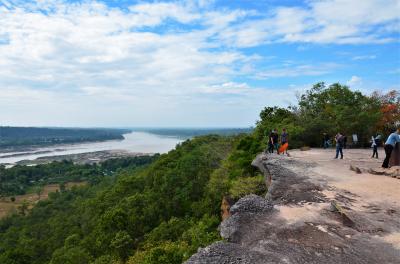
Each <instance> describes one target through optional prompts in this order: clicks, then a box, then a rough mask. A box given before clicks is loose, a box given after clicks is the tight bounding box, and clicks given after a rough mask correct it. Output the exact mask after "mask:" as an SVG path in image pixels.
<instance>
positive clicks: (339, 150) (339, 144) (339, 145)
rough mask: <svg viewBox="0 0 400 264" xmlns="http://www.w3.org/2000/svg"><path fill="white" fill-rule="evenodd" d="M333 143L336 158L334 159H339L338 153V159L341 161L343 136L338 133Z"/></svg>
mask: <svg viewBox="0 0 400 264" xmlns="http://www.w3.org/2000/svg"><path fill="white" fill-rule="evenodd" d="M335 141H336V156H335V159H337V158H338V157H339V153H340V159H343V145H344V138H343V135H342V134H340V133H337V134H336V136H335Z"/></svg>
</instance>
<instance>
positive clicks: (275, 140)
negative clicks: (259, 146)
mask: <svg viewBox="0 0 400 264" xmlns="http://www.w3.org/2000/svg"><path fill="white" fill-rule="evenodd" d="M272 144H273V145H274V149H276V153H278V154H279V135H278V130H277V129H276V128H275V129H274V131H273V132H272Z"/></svg>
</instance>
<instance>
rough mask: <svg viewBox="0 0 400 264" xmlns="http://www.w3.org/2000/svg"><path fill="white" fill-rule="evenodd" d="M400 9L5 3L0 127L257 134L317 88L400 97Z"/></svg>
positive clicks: (336, 3) (333, 4)
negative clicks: (269, 109)
mask: <svg viewBox="0 0 400 264" xmlns="http://www.w3.org/2000/svg"><path fill="white" fill-rule="evenodd" d="M399 14H400V1H399V0H362V1H354V0H306V1H303V2H302V1H298V0H297V1H287V0H257V1H255V0H219V1H218V0H216V1H212V0H198V1H195V0H187V1H134V0H129V1H128V0H125V1H117V0H115V1H114V0H108V1H101V0H97V1H90V0H89V1H63V0H42V1H19V0H15V1H13V0H0V125H19V126H28V125H35V126H85V127H91V126H102V127H104V126H110V127H118V126H153V127H159V126H162V127H177V126H190V127H204V126H207V127H227V126H228V127H238V126H240V127H243V126H251V125H253V124H254V122H255V120H256V119H257V118H258V113H259V111H260V110H261V109H262V108H263V107H264V106H267V105H280V106H288V105H290V104H294V103H296V94H298V93H301V92H302V91H304V90H306V89H307V88H310V87H311V86H312V84H314V83H316V82H319V81H325V82H326V83H333V82H340V83H342V84H347V85H349V86H350V87H351V88H352V89H358V90H361V91H363V92H365V93H370V92H372V91H374V90H383V91H385V90H389V89H400V77H399V76H400V35H399V34H400V16H399Z"/></svg>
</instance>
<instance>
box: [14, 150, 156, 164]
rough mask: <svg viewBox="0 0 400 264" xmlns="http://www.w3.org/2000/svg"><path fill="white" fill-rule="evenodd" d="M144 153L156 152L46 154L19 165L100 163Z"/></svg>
mask: <svg viewBox="0 0 400 264" xmlns="http://www.w3.org/2000/svg"><path fill="white" fill-rule="evenodd" d="M144 155H154V153H133V152H129V151H124V150H104V151H94V152H87V153H78V154H69V155H58V156H47V157H46V156H45V157H40V158H37V159H35V160H22V161H18V162H17V163H16V164H18V165H27V166H33V165H38V164H46V163H50V162H53V161H63V160H68V161H72V162H73V163H75V164H94V163H100V162H103V161H105V160H108V159H116V158H125V157H138V156H144Z"/></svg>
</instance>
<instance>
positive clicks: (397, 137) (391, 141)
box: [382, 128, 400, 168]
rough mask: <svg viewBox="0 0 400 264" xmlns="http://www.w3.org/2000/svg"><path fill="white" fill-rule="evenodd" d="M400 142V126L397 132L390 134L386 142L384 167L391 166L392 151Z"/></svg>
mask: <svg viewBox="0 0 400 264" xmlns="http://www.w3.org/2000/svg"><path fill="white" fill-rule="evenodd" d="M399 142H400V128H398V129H397V130H396V132H394V133H392V134H390V136H389V137H388V139H387V140H386V142H385V154H386V157H385V160H384V161H383V163H382V168H389V161H390V156H391V155H392V151H393V149H394V147H395V146H396V143H399Z"/></svg>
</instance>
